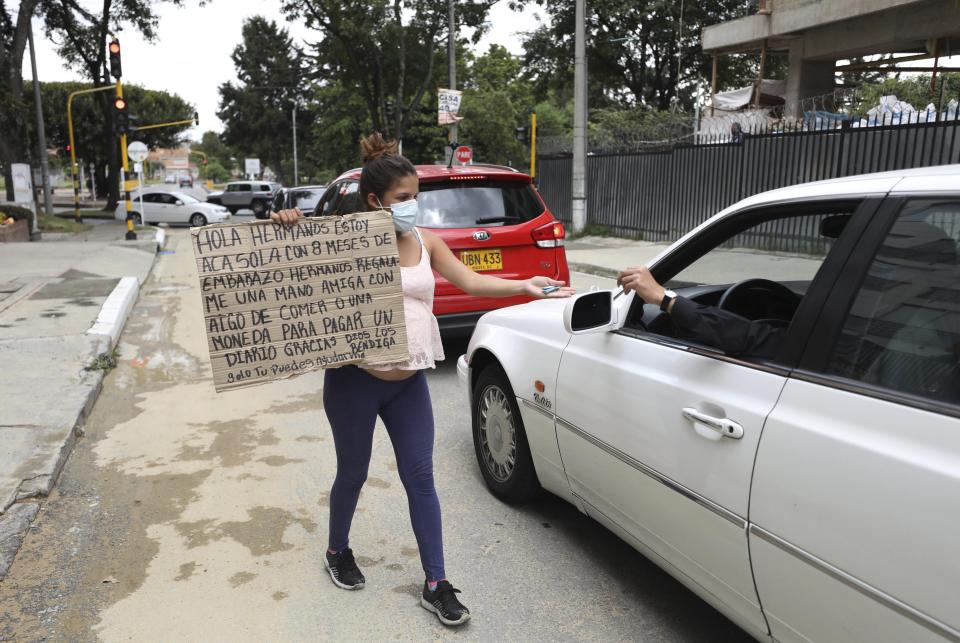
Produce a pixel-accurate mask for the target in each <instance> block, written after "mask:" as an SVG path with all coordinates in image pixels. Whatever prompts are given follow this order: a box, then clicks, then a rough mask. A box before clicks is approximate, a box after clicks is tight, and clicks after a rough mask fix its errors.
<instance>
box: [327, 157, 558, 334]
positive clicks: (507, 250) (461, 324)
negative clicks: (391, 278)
mask: <svg viewBox="0 0 960 643" xmlns="http://www.w3.org/2000/svg"><path fill="white" fill-rule="evenodd" d="M416 168H417V176H418V177H419V179H420V194H419V196H418V197H417V201H419V203H420V218H419V219H418V220H417V226H418V227H421V228H429V229H430V230H432V231H433V232H435V233H436V234H437V235H438V236H439V237H440V238H442V239H443V240H444V241H445V242H446V244H447V245H448V246H449V247H450V249H451V250H452V251H453V254H455V255H456V256H457V257H458V258H459V259H460V260H461V261H462V262H463V263H464V264H466V266H467V267H468V268H470V269H471V270H476V271H478V272H483V273H485V274H491V275H496V276H498V277H505V278H508V279H527V278H529V277H534V276H537V275H543V276H546V277H551V278H553V279H557V280H559V281H562V282H564V283H566V284H569V283H570V269H569V268H568V267H567V255H566V253H565V251H564V247H563V243H564V237H565V236H566V232H565V230H564V227H563V224H562V223H561V222H560V221H558V220H557V219H556V218H554V216H553V215H552V214H551V213H550V210H549V209H548V208H547V205H546V203H544V201H543V199H542V198H541V197H540V194H539V193H538V192H537V190H536V188H534V186H533V183H532V181H531V179H530V177H529V176H528V175H526V174H523V173H522V172H518V171H517V170H514V169H513V168H509V167H503V166H499V165H467V166H459V167H446V166H442V165H417V166H416ZM359 181H360V169H359V168H358V169H355V170H350V171H348V172H345V173H343V174H342V175H340V176H339V177H337V179H336V180H335V181H334V182H333V183H331V184H330V185H329V186H328V187H327V190H326V192H324V193H323V196H322V197H321V198H320V202H319V203H317V208H316V210H315V213H314V216H326V215H331V214H350V213H352V212H357V211H358V210H360V209H361V207H360V201H359V196H358V194H357V188H358V184H359ZM435 276H436V279H437V288H436V291H435V294H434V300H433V312H434V314H435V315H436V316H437V321H438V322H439V324H440V330H441V331H443V332H444V333H445V334H454V333H456V332H458V331H460V332H470V331H472V330H473V327H474V325H475V324H476V323H477V320H478V319H479V318H480V316H481V315H483V313H485V312H487V311H490V310H494V309H496V308H503V307H505V306H512V305H514V304H521V303H524V302H527V301H530V298H529V297H511V298H508V299H491V298H486V297H474V296H472V295H468V294H466V293H465V292H463V291H462V290H460V289H459V288H456V287H455V286H453V285H452V284H451V283H450V282H448V281H447V280H446V279H444V278H443V277H441V276H440V275H436V274H435Z"/></svg>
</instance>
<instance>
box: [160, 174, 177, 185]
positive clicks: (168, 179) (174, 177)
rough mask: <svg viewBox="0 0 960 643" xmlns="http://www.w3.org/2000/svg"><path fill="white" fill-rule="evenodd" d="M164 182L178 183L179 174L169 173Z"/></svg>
mask: <svg viewBox="0 0 960 643" xmlns="http://www.w3.org/2000/svg"><path fill="white" fill-rule="evenodd" d="M163 182H164V183H170V184H173V185H175V184H176V183H177V175H176V174H167V175H166V176H164V177H163Z"/></svg>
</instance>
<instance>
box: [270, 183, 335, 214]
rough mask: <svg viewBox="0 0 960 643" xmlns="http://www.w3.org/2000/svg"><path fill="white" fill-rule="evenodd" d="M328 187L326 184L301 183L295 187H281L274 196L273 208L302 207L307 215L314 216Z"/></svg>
mask: <svg viewBox="0 0 960 643" xmlns="http://www.w3.org/2000/svg"><path fill="white" fill-rule="evenodd" d="M326 189H327V186H325V185H300V186H297V187H295V188H280V189H279V190H278V191H277V193H276V194H275V195H274V197H273V210H274V212H277V211H279V210H284V209H287V208H300V211H301V212H302V213H303V215H304V216H306V217H312V216H314V210H316V208H317V203H319V202H320V198H321V197H322V196H323V193H324V191H325V190H326Z"/></svg>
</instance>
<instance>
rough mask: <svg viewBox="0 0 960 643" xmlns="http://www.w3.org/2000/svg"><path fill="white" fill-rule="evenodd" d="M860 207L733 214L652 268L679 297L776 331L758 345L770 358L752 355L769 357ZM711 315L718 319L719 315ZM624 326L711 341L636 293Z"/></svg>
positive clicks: (759, 329) (763, 331) (757, 331)
mask: <svg viewBox="0 0 960 643" xmlns="http://www.w3.org/2000/svg"><path fill="white" fill-rule="evenodd" d="M857 205H858V203H856V202H849V203H846V204H834V205H830V204H811V205H810V206H805V205H803V204H792V205H789V206H785V207H779V208H773V209H770V210H759V211H757V210H754V211H746V212H742V213H738V214H735V215H732V216H730V217H727V218H725V219H722V220H720V221H718V222H716V223H714V224H713V225H711V226H710V227H708V228H704V229H702V230H700V231H699V232H698V233H697V235H695V236H694V237H692V238H691V239H689V240H688V241H687V243H685V244H683V245H682V246H680V247H679V248H677V249H676V250H674V252H673V253H672V254H671V255H670V256H668V257H667V258H665V259H664V260H663V261H661V262H660V263H658V265H657V267H655V268H654V273H655V274H656V275H657V276H658V277H659V279H661V280H662V281H664V285H665V286H666V287H667V288H671V289H673V290H675V291H676V292H677V294H678V295H680V296H682V297H686V298H688V299H691V300H693V301H694V302H696V303H698V304H701V305H704V306H709V307H713V308H721V309H722V310H725V311H726V312H727V313H733V314H734V315H737V316H739V317H742V318H745V319H748V320H751V321H755V322H757V326H756V327H755V328H754V327H752V326H751V331H750V332H751V333H753V336H755V337H760V336H762V335H769V334H770V333H773V334H777V337H776V338H774V339H771V340H770V343H769V345H768V346H766V349H765V350H764V351H762V353H764V354H767V355H768V357H767V358H761V357H758V358H756V359H757V360H760V361H766V360H768V359H770V357H769V355H770V351H774V352H775V351H776V349H777V347H778V346H779V343H782V342H783V341H784V340H785V338H786V329H787V328H788V327H789V325H790V322H791V321H792V320H793V317H794V315H795V314H796V312H797V310H798V309H799V308H800V304H801V302H802V299H803V296H804V295H805V294H806V293H807V291H808V289H809V287H810V285H811V283H812V282H813V280H814V279H815V278H816V275H817V273H818V272H819V270H820V267H821V266H822V265H823V262H824V260H825V259H826V257H827V255H828V254H829V252H830V250H831V248H832V247H833V245H834V242H835V240H836V239H837V238H839V236H840V235H841V234H842V232H843V230H844V228H845V227H846V224H847V222H848V221H849V220H850V218H851V216H852V212H853V211H854V210H855V208H856V207H857ZM665 271H671V272H665ZM657 273H659V274H657ZM671 275H672V276H671ZM757 280H760V281H757ZM748 281H750V282H751V283H749V284H746V283H744V282H748ZM771 282H772V283H771ZM734 286H737V288H734ZM714 318H717V319H720V317H718V315H717V314H716V313H715V314H714ZM625 328H626V329H628V330H629V329H633V330H638V331H642V332H643V333H649V334H654V335H660V336H664V337H669V338H671V339H674V340H679V341H681V342H682V343H684V344H686V343H693V344H697V345H702V346H708V344H706V343H705V342H706V341H707V340H706V339H704V338H701V337H699V336H693V335H691V334H690V332H688V331H687V330H684V329H683V328H681V327H680V326H678V325H677V324H676V322H675V321H674V319H673V318H672V317H671V316H670V315H669V314H666V313H661V311H660V309H659V307H657V306H654V305H650V304H644V302H643V300H641V299H640V298H639V297H637V298H634V300H633V304H632V305H631V309H630V311H629V314H628V316H627V321H626V323H625ZM731 328H734V329H735V328H739V325H738V324H735V325H734V326H732V327H731ZM739 331H743V332H746V331H745V329H743V328H740V329H739ZM739 331H738V332H739ZM708 347H710V348H713V349H716V350H719V347H716V346H708ZM747 354H750V352H749V351H747V350H745V351H744V352H743V353H741V354H740V356H741V357H742V356H743V355H747ZM750 359H751V360H753V359H754V358H750ZM774 361H776V359H774Z"/></svg>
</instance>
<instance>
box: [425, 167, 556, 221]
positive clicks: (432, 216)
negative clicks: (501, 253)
mask: <svg viewBox="0 0 960 643" xmlns="http://www.w3.org/2000/svg"><path fill="white" fill-rule="evenodd" d="M417 201H419V203H420V216H419V217H418V218H417V225H420V226H423V227H425V228H474V227H477V226H488V225H489V226H503V225H516V224H518V223H523V222H524V221H529V220H531V219H535V218H536V217H538V216H540V215H541V214H543V211H544V206H543V203H542V202H541V201H540V199H538V198H537V195H536V193H535V192H534V191H533V188H532V187H531V186H530V184H529V183H523V182H520V181H496V180H490V179H471V180H470V181H464V182H462V183H460V182H456V183H455V182H452V181H445V182H442V183H426V182H424V183H421V184H420V195H419V196H418V197H417Z"/></svg>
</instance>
